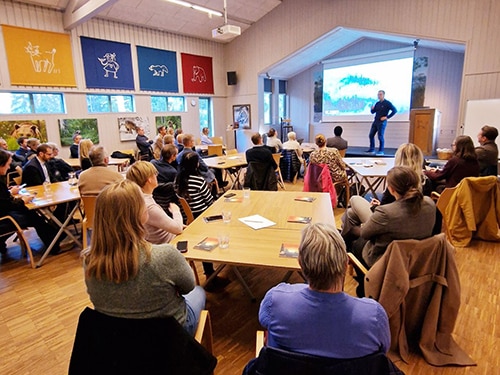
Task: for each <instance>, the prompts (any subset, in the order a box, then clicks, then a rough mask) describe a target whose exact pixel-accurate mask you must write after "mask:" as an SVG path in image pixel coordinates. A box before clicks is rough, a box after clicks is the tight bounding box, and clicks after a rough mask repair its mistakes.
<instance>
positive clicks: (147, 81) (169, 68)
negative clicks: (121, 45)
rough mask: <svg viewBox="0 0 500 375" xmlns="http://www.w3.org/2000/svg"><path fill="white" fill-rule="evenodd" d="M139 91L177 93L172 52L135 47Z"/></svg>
mask: <svg viewBox="0 0 500 375" xmlns="http://www.w3.org/2000/svg"><path fill="white" fill-rule="evenodd" d="M137 60H138V63H139V84H140V88H141V90H143V91H145V90H152V91H168V92H179V84H178V80H177V59H176V53H175V52H173V51H165V50H162V49H156V48H148V47H140V46H137Z"/></svg>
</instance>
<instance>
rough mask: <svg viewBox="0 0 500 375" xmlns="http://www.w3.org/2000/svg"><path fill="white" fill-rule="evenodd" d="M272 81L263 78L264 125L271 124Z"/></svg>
mask: <svg viewBox="0 0 500 375" xmlns="http://www.w3.org/2000/svg"><path fill="white" fill-rule="evenodd" d="M272 99H273V81H272V80H271V79H267V78H264V124H266V125H267V124H271V119H272Z"/></svg>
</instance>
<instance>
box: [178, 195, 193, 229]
mask: <svg viewBox="0 0 500 375" xmlns="http://www.w3.org/2000/svg"><path fill="white" fill-rule="evenodd" d="M178 198H179V202H180V204H181V208H182V211H183V212H184V215H186V223H185V224H186V225H189V224H191V223H192V222H193V221H194V215H193V211H191V207H190V206H189V203H188V202H187V200H186V199H185V198H182V197H179V196H178Z"/></svg>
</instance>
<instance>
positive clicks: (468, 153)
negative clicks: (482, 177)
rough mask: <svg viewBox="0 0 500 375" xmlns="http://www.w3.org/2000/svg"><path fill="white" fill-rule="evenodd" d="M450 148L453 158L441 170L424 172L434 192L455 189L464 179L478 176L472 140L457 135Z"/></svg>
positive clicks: (477, 163)
mask: <svg viewBox="0 0 500 375" xmlns="http://www.w3.org/2000/svg"><path fill="white" fill-rule="evenodd" d="M451 147H452V149H453V156H452V158H451V159H450V160H448V162H447V163H446V164H445V166H444V167H443V169H442V170H437V169H433V170H429V171H425V172H424V173H425V175H426V176H427V177H429V178H430V179H431V180H432V181H433V182H434V184H435V189H434V190H437V191H440V190H443V189H444V188H450V187H455V186H456V185H458V183H459V182H460V181H462V180H463V179H464V178H465V177H478V176H479V162H478V161H477V155H476V150H475V148H474V142H472V138H471V137H469V136H468V135H459V136H458V137H456V138H455V140H454V141H453V143H452V145H451ZM443 180H444V181H443ZM443 185H444V186H443Z"/></svg>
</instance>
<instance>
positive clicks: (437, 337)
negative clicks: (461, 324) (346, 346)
mask: <svg viewBox="0 0 500 375" xmlns="http://www.w3.org/2000/svg"><path fill="white" fill-rule="evenodd" d="M365 292H366V296H368V297H371V298H374V299H375V300H377V301H378V302H379V303H380V304H381V305H382V306H383V307H384V309H385V311H386V312H387V315H388V317H389V326H390V329H391V352H392V353H393V354H396V355H399V356H400V357H401V358H402V359H403V360H404V361H405V362H408V355H409V349H410V346H412V347H413V346H415V347H416V346H417V344H418V347H419V348H420V350H421V351H422V354H423V356H424V358H425V360H426V361H427V362H428V363H430V364H431V365H434V366H446V365H459V366H471V365H475V363H474V361H473V360H472V359H471V358H470V357H469V356H468V355H467V354H466V353H465V352H464V351H463V350H462V349H461V348H460V347H459V346H458V345H457V343H456V342H455V341H454V339H453V337H452V332H453V329H454V327H455V322H456V319H457V315H458V310H459V307H460V280H459V275H458V270H457V266H456V264H455V257H454V248H453V247H452V246H451V245H450V244H449V242H448V241H447V240H446V236H445V235H444V234H443V233H442V234H438V235H436V236H434V237H430V238H427V239H424V240H420V241H419V240H399V241H393V242H392V243H391V244H390V245H389V247H388V248H387V251H386V252H385V254H384V255H383V256H382V257H381V258H380V259H379V260H378V261H377V262H376V263H375V264H374V265H373V266H372V268H370V270H369V271H368V273H367V274H366V276H365Z"/></svg>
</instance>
